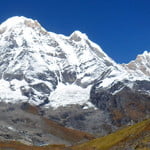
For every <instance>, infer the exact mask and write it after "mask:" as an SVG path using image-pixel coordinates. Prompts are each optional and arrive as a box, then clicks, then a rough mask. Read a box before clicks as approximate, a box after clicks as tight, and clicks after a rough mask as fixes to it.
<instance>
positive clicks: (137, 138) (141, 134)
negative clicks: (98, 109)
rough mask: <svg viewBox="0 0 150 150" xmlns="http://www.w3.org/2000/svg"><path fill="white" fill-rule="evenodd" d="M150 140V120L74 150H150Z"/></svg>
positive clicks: (76, 147)
mask: <svg viewBox="0 0 150 150" xmlns="http://www.w3.org/2000/svg"><path fill="white" fill-rule="evenodd" d="M149 140H150V119H149V120H145V121H143V122H140V123H138V124H135V125H133V126H129V127H126V128H124V129H121V130H119V131H117V132H115V133H112V134H110V135H108V136H105V137H102V138H98V139H94V140H91V141H90V142H87V143H84V144H81V145H78V146H74V147H73V148H72V149H73V150H109V149H114V150H116V149H117V150H125V149H133V150H140V149H145V150H148V149H149V148H150V145H149Z"/></svg>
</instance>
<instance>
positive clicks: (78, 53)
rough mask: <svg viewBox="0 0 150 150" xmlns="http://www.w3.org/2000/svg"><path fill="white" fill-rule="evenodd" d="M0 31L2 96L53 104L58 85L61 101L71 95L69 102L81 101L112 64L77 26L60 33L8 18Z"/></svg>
mask: <svg viewBox="0 0 150 150" xmlns="http://www.w3.org/2000/svg"><path fill="white" fill-rule="evenodd" d="M0 35H1V38H0V64H1V67H0V76H1V80H0V84H1V85H2V86H1V87H0V95H1V99H2V100H4V99H5V101H10V102H14V101H18V100H21V101H27V100H28V101H30V103H34V104H36V105H39V104H41V105H42V104H44V103H48V102H49V101H50V102H51V104H52V105H57V104H55V97H57V99H56V100H57V101H58V99H62V97H61V98H59V95H60V94H59V93H58V92H57V91H59V92H60V90H61V89H62V90H61V92H62V95H64V98H63V99H66V97H68V99H66V102H67V101H68V100H69V99H70V98H71V97H73V98H74V100H73V102H72V101H70V102H67V103H68V104H70V103H84V102H85V101H87V100H88V98H89V91H90V88H89V87H88V86H89V85H91V84H92V83H93V82H94V81H95V80H96V79H97V78H99V76H100V75H101V74H102V73H103V72H104V71H105V70H106V69H107V68H109V67H111V66H115V65H116V63H115V62H114V61H113V60H112V59H111V58H109V57H108V56H107V55H106V54H105V53H104V52H103V51H102V49H101V48H100V47H99V46H98V45H96V44H95V43H93V42H92V41H90V40H89V39H88V37H87V35H86V34H84V33H81V32H80V31H75V32H73V33H72V34H71V35H70V36H64V35H59V34H55V33H52V32H47V31H46V30H45V29H44V28H42V27H41V25H40V24H39V23H38V22H37V21H34V20H32V19H28V18H25V17H12V18H10V19H8V20H6V21H5V22H4V23H2V24H1V25H0ZM68 89H71V90H72V91H74V92H72V91H71V90H70V91H71V92H70V93H69V91H68ZM79 91H80V93H82V94H77V93H79ZM81 91H82V92H81ZM57 93H58V94H57ZM83 100H84V102H82V101H83ZM64 103H65V102H64ZM58 104H62V105H63V102H60V101H58Z"/></svg>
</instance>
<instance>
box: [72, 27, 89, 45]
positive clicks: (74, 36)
mask: <svg viewBox="0 0 150 150" xmlns="http://www.w3.org/2000/svg"><path fill="white" fill-rule="evenodd" d="M70 39H71V40H74V41H76V42H79V41H81V40H82V39H88V36H87V35H86V34H85V33H82V32H80V31H78V30H76V31H74V32H73V33H72V34H71V35H70Z"/></svg>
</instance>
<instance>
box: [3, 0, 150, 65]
mask: <svg viewBox="0 0 150 150" xmlns="http://www.w3.org/2000/svg"><path fill="white" fill-rule="evenodd" d="M12 16H26V17H29V18H33V19H36V20H38V21H39V22H40V23H41V25H42V26H43V27H44V28H46V29H47V30H48V31H51V32H56V33H61V34H65V35H70V34H71V33H72V32H73V31H74V30H80V31H81V32H84V33H86V34H87V35H88V36H89V38H90V39H91V40H92V41H94V42H96V43H97V44H99V45H100V46H101V47H102V49H103V50H104V51H105V52H106V53H107V54H108V55H109V56H110V57H112V58H113V59H114V60H115V61H116V62H119V63H123V62H125V63H126V62H129V61H130V60H132V59H135V57H136V55H137V54H139V53H143V51H144V50H147V51H150V0H0V23H2V22H3V21H4V20H6V19H7V18H9V17H12Z"/></svg>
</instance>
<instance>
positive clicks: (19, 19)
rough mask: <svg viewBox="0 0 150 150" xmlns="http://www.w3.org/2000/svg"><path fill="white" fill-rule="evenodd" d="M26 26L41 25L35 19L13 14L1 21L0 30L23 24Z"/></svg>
mask: <svg viewBox="0 0 150 150" xmlns="http://www.w3.org/2000/svg"><path fill="white" fill-rule="evenodd" d="M24 25H25V26H28V27H32V28H35V27H41V25H40V24H39V23H38V21H37V20H32V19H30V18H26V17H24V16H14V17H11V18H8V19H7V20H6V21H5V22H3V23H2V24H1V25H0V30H4V29H5V30H6V29H8V30H9V29H11V28H13V29H14V28H17V27H20V26H21V27H23V26H24Z"/></svg>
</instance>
